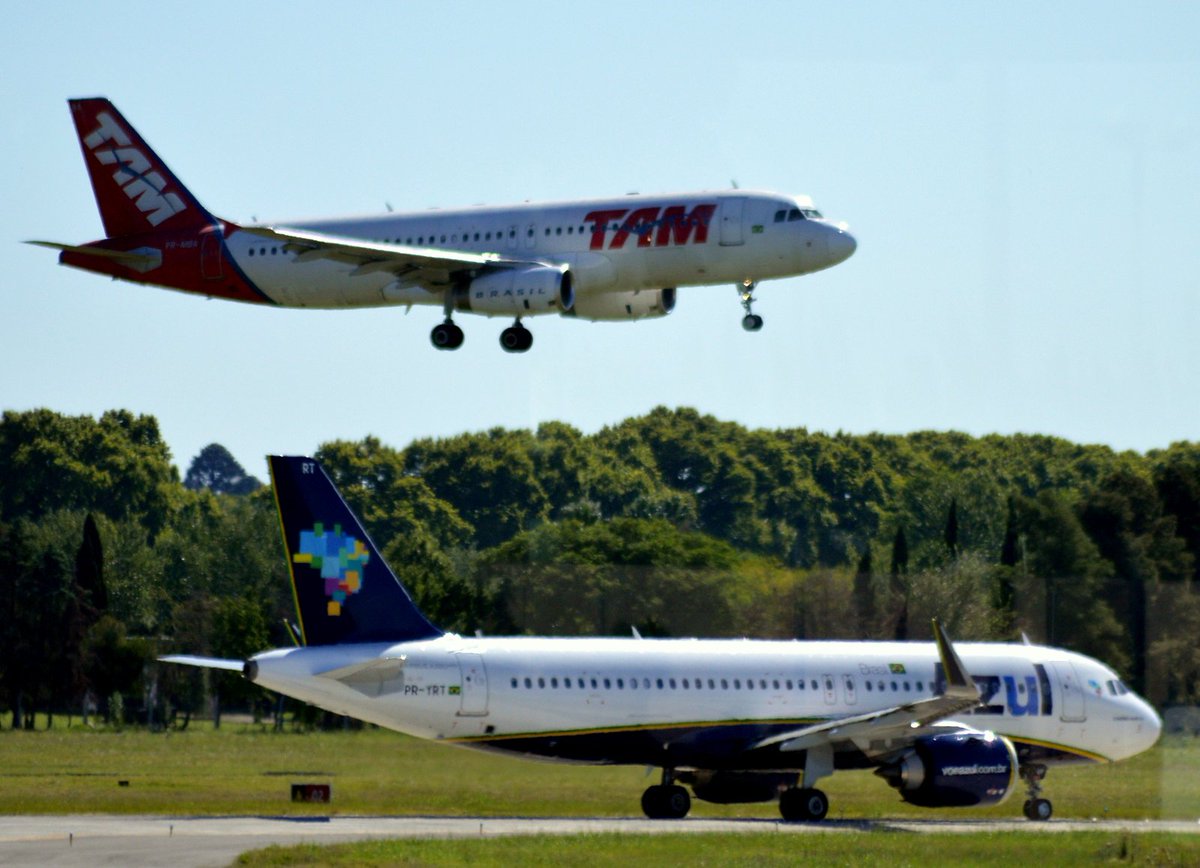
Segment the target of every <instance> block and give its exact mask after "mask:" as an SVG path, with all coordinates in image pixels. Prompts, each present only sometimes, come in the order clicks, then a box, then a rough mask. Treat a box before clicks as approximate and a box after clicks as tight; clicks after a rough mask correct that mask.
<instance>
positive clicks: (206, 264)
mask: <svg viewBox="0 0 1200 868" xmlns="http://www.w3.org/2000/svg"><path fill="white" fill-rule="evenodd" d="M200 274H201V275H202V276H203V277H204V279H205V280H220V279H221V239H219V238H217V236H216V235H215V234H214V233H212V232H209V233H208V234H206V235H205V236H204V240H203V241H201V242H200Z"/></svg>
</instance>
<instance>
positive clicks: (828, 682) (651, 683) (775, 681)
mask: <svg viewBox="0 0 1200 868" xmlns="http://www.w3.org/2000/svg"><path fill="white" fill-rule="evenodd" d="M560 682H561V686H562V687H563V688H564V689H567V690H570V689H572V688H578V689H580V690H586V689H588V686H589V684H590V686H591V689H592V690H599V689H601V687H602V686H603V689H604V690H612V689H613V686H614V684H615V686H616V689H617V690H624V689H625V688H626V685H627V683H628V687H629V689H630V690H637V689H639V688H640V689H642V690H650V689H651V687H654V688H656V689H658V690H664V689H665V690H676V689H683V690H704V689H705V685H706V684H707V687H708V689H709V690H717V689H718V685H720V689H721V690H729V686H730V683H732V684H733V689H734V690H742V689H746V690H755V689H758V690H766V689H767V685H768V683H769V684H770V685H771V687H772V688H773V689H775V690H782V689H787V690H793V689H795V690H804V689H805V683H806V682H805V680H804V679H803V678H798V679H796V680H795V681H794V682H793V680H792V679H791V678H785V679H782V680H781V679H779V678H772V679H770V681H769V682H768V680H767V679H766V678H759V679H758V681H757V682H756V681H755V680H754V679H753V678H747V679H746V680H745V682H744V688H743V681H742V679H740V678H733V679H729V678H709V679H703V678H693V679H687V678H680V679H678V680H676V679H674V678H654V679H650V678H642V679H641V680H640V681H639V680H638V679H637V678H630V679H628V682H627V681H626V679H624V678H598V677H593V678H575V679H574V683H572V679H571V676H569V675H568V676H564V677H563V678H561V679H560V678H559V677H558V676H555V675H552V676H550V677H549V678H547V677H545V676H539V677H536V678H534V677H532V676H526V677H525V678H516V677H514V678H512V679H511V684H512V687H513V689H519V688H520V687H521V686H522V684H524V686H525V688H526V689H533V687H534V686H535V685H536V686H537V687H538V688H539V689H542V690H544V689H545V688H546V687H547V686H548V687H550V688H551V689H553V690H557V689H558V688H559V686H560ZM824 682H825V689H826V690H833V679H831V678H825V679H824ZM807 684H808V686H809V687H811V689H813V690H820V689H821V687H820V682H818V680H817V679H816V678H813V679H810V680H809V681H808V682H807ZM876 684H877V685H878V689H879V692H880V693H885V692H887V684H885V683H884V682H883V681H879V682H871V681H867V682H866V688H867V690H868V691H874V690H875V688H876ZM913 684H914V682H911V681H904V682H900V681H892V682H891V687H892V691H893V692H894V693H899V692H900V690H901V688H902V687H903V690H904V692H906V693H910V692H912V689H913ZM915 684H916V689H917V691H918V692H923V691H924V689H925V683H924V682H923V681H917V682H915Z"/></svg>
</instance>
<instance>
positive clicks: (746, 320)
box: [742, 313, 763, 332]
mask: <svg viewBox="0 0 1200 868" xmlns="http://www.w3.org/2000/svg"><path fill="white" fill-rule="evenodd" d="M762 327H763V318H762V317H761V316H759V315H758V314H756V313H748V314H746V315H745V316H744V317H742V328H744V329H745V330H746V331H748V332H756V331H758V330H759V329H761V328H762Z"/></svg>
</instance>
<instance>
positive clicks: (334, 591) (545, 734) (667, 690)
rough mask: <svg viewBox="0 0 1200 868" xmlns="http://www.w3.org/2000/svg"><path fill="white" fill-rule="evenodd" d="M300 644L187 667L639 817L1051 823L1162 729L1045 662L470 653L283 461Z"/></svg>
mask: <svg viewBox="0 0 1200 868" xmlns="http://www.w3.org/2000/svg"><path fill="white" fill-rule="evenodd" d="M270 467H271V481H272V484H273V485H274V489H275V502H276V504H277V506H278V509H279V518H280V523H281V525H282V529H283V538H284V546H285V549H286V551H287V556H288V567H289V569H290V571H291V576H292V586H293V589H294V592H295V600H296V606H297V610H298V614H299V618H300V621H299V628H298V629H297V630H296V642H297V646H296V647H293V648H283V649H277V650H274V651H264V652H262V653H260V654H255V655H254V656H253V657H251V658H250V659H249V660H246V661H242V660H222V659H217V658H208V657H195V656H187V655H173V656H169V657H164V658H162V659H163V660H165V661H168V662H173V663H184V664H188V665H193V666H205V667H210V668H217V669H229V670H234V671H240V672H242V673H243V674H244V675H245V677H246V678H248V679H249V680H251V681H253V682H254V683H256V684H259V685H261V686H263V687H265V688H268V689H270V690H276V691H278V692H280V693H283V694H285V695H287V696H292V697H296V698H298V699H302V700H304V701H305V702H309V703H312V704H314V705H317V706H319V707H321V708H325V709H328V710H330V711H333V712H336V713H338V714H345V715H350V716H352V717H356V718H359V719H361V720H366V721H369V722H371V723H375V724H378V725H379V726H383V727H387V728H389V729H394V730H399V731H400V732H405V733H408V734H410V735H413V736H417V737H420V738H428V739H436V740H438V741H444V742H448V743H451V744H458V745H463V746H466V747H472V748H478V749H481V750H489V751H496V752H502V753H507V754H510V755H513V756H523V757H530V758H537V759H543V760H556V761H562V762H575V763H594V764H629V765H639V766H649V767H656V768H659V769H661V770H662V778H661V783H657V784H654V785H653V786H651V787H649V788H648V789H647V790H646V791H645V792H644V793H643V795H642V809H643V811H644V812H645V813H646V814H647V816H650V817H654V818H663V819H672V818H680V817H683V816H686V815H687V813H688V811H689V810H690V807H691V799H692V796H691V795H689V793H688V790H687V789H685V787H684V786H683V785H685V784H686V785H688V786H690V787H691V792H692V794H694V795H695V797H696V798H699V799H703V800H705V801H709V802H718V803H722V804H731V803H737V802H770V801H777V802H778V803H779V811H780V813H781V814H782V815H783V817H784V819H787V820H820V819H822V818H824V817H825V815H826V813H827V811H828V809H829V801H828V799H827V797H826V796H825V794H824V793H823V792H822V791H821V790H819V789H817V788H816V787H815V784H816V783H817V782H818V781H819V780H821V779H822V778H825V777H828V776H829V775H832V774H834V772H835V771H837V770H839V769H865V768H873V769H875V771H876V774H878V775H879V776H880V777H882V778H883V779H884V780H885V781H887V782H888V784H890V785H891V786H892V787H894V788H895V789H896V790H897V791H898V793H899V796H900V798H902V799H903V800H904V801H906V802H909V803H911V804H915V805H920V806H923V807H927V808H946V807H968V806H975V805H993V804H998V803H1000V802H1003V801H1004V800H1005V799H1006V798H1008V796H1009V795H1011V793H1012V792H1013V790H1014V789H1016V788H1017V780H1018V778H1019V779H1020V780H1022V781H1023V782H1024V783H1025V786H1026V792H1027V796H1026V799H1025V804H1024V813H1025V816H1026V817H1028V818H1029V819H1031V820H1047V819H1049V818H1050V815H1051V811H1052V808H1051V804H1050V801H1049V800H1048V799H1045V798H1043V797H1042V795H1041V790H1042V781H1043V778H1044V776H1045V774H1046V771H1047V769H1048V768H1049V767H1052V766H1056V765H1063V764H1068V763H1109V762H1115V761H1117V760H1121V759H1125V758H1127V757H1131V756H1134V755H1135V754H1138V753H1141V752H1142V751H1144V750H1148V749H1149V748H1150V747H1151V746H1153V745H1154V743H1155V741H1156V740H1157V739H1158V735H1159V731H1160V729H1161V725H1162V724H1161V721H1160V719H1159V717H1158V715H1157V714H1156V713H1155V711H1154V709H1153V708H1151V707H1150V706H1149V705H1148V704H1147V703H1146V702H1145V701H1143V700H1142V699H1140V698H1139V697H1138V696H1136V695H1135V694H1134V693H1132V692H1131V691H1130V690H1128V688H1126V687H1125V685H1124V684H1123V683H1122V682H1121V681H1120V679H1119V678H1118V676H1117V675H1116V673H1114V672H1113V671H1112V670H1111V669H1110V668H1108V667H1107V666H1105V665H1104V664H1103V663H1100V662H1099V661H1097V660H1093V659H1092V658H1090V657H1085V656H1083V655H1082V654H1077V653H1074V652H1071V651H1066V650H1063V649H1060V648H1048V647H1044V646H1040V645H1031V644H1023V645H1016V644H1004V643H998V642H989V643H967V642H963V643H956V644H951V642H950V640H949V639H948V638H947V637H946V635H945V633H944V632H943V631H942V629H941V628H940V627H939V626H938V625H937V623H936V622H935V623H934V630H933V632H934V641H933V642H858V641H844V642H810V641H805V642H801V641H753V640H744V639H736V640H730V639H723V640H698V639H642V638H640V637H638V636H636V635H635V636H634V637H633V638H627V639H626V638H545V637H531V636H519V637H508V638H503V637H482V636H474V637H468V636H456V635H453V634H451V633H446V632H444V631H442V630H440V629H438V628H437V627H435V626H434V625H433V624H431V623H430V622H429V621H428V620H427V619H426V618H425V616H424V615H423V614H422V613H421V612H420V610H419V609H418V608H417V606H416V605H415V604H414V603H413V601H412V599H411V598H410V597H409V595H408V592H407V591H406V590H405V589H404V586H403V585H402V584H401V583H400V581H399V580H398V579H397V578H396V576H395V574H394V573H392V571H391V570H390V569H389V568H388V566H387V564H386V563H385V562H384V561H383V559H382V558H381V557H380V555H379V550H378V549H377V548H376V547H375V545H374V544H373V543H372V542H371V539H370V538H369V537H368V536H367V533H366V531H365V530H364V529H363V527H362V525H361V524H360V523H359V521H358V519H357V518H356V517H355V516H354V514H353V513H352V512H351V511H350V508H349V507H348V506H347V505H346V503H345V501H344V500H342V498H341V496H340V494H339V493H338V491H337V489H336V488H335V487H334V485H333V483H332V481H331V480H330V479H329V477H328V476H327V475H326V474H325V472H324V470H323V469H322V468H321V466H320V465H319V464H318V463H317V462H316V461H314V460H313V459H311V458H284V457H272V458H270Z"/></svg>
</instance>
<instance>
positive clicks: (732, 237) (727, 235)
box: [721, 196, 746, 247]
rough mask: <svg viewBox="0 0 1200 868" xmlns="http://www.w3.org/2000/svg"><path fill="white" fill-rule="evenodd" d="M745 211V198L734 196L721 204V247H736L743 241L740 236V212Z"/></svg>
mask: <svg viewBox="0 0 1200 868" xmlns="http://www.w3.org/2000/svg"><path fill="white" fill-rule="evenodd" d="M745 209H746V197H745V196H735V197H734V198H732V199H725V200H723V201H722V202H721V246H722V247H736V246H737V245H739V244H741V243H742V242H743V241H744V240H745V238H744V236H743V234H742V212H743V211H745Z"/></svg>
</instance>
